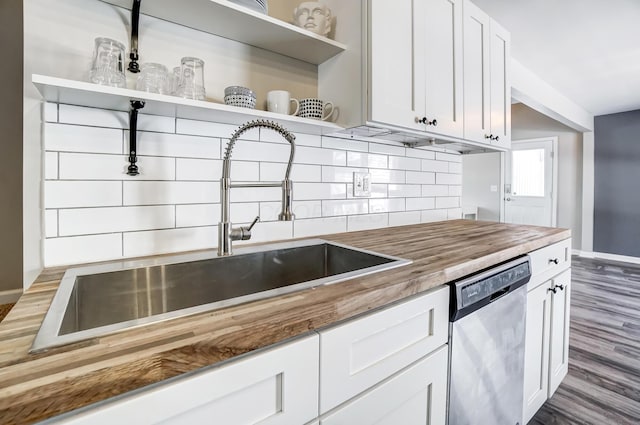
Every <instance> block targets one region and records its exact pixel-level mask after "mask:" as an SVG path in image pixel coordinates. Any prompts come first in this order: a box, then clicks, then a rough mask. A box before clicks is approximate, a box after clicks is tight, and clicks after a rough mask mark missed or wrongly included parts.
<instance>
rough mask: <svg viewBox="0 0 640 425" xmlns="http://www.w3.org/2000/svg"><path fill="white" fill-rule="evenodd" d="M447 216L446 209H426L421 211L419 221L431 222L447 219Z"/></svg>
mask: <svg viewBox="0 0 640 425" xmlns="http://www.w3.org/2000/svg"><path fill="white" fill-rule="evenodd" d="M447 217H448V215H447V210H427V211H422V212H421V216H420V222H422V223H431V222H433V221H443V220H447V219H448V218H447Z"/></svg>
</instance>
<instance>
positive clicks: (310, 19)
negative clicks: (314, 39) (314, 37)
mask: <svg viewBox="0 0 640 425" xmlns="http://www.w3.org/2000/svg"><path fill="white" fill-rule="evenodd" d="M293 19H294V23H295V24H296V25H297V26H299V27H300V28H305V29H307V30H309V31H311V32H314V33H316V34H319V35H323V36H325V37H326V36H328V35H329V33H330V32H331V20H332V17H331V9H329V8H328V7H327V6H325V5H324V4H322V3H320V2H317V1H305V2H303V3H300V5H299V6H298V7H296V8H295V9H294V11H293Z"/></svg>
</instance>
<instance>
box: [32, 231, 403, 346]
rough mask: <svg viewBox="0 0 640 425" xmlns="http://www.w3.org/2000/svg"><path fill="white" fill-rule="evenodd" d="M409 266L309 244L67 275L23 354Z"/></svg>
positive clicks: (145, 262) (321, 242) (334, 245)
mask: <svg viewBox="0 0 640 425" xmlns="http://www.w3.org/2000/svg"><path fill="white" fill-rule="evenodd" d="M409 263H410V261H408V260H404V259H401V258H396V257H391V256H388V255H383V254H378V253H375V252H371V251H365V250H361V249H357V248H353V247H349V246H346V245H341V244H337V243H333V242H327V241H324V240H321V239H312V240H304V241H295V242H287V243H278V244H271V245H263V246H259V247H251V248H238V249H236V253H235V255H232V256H227V257H218V256H217V255H216V254H215V253H212V252H205V253H197V254H190V255H178V256H172V257H164V258H162V259H160V260H143V261H137V262H119V263H112V264H106V265H99V266H89V267H81V268H74V269H69V270H68V271H67V272H66V273H65V275H64V276H63V278H62V281H61V282H60V287H59V288H58V291H57V293H56V295H55V297H54V299H53V302H52V304H51V307H50V308H49V311H48V312H47V315H46V316H45V319H44V321H43V323H42V326H41V328H40V331H39V332H38V335H37V336H36V339H35V341H34V343H33V346H32V348H31V352H38V351H42V350H45V349H48V348H51V347H55V346H59V345H63V344H68V343H71V342H77V341H81V340H84V339H88V338H94V337H97V336H102V335H106V334H108V333H112V332H115V331H118V330H122V329H128V328H131V327H134V326H141V325H145V324H149V323H153V322H157V321H161V320H167V319H172V318H176V317H181V316H185V315H189V314H195V313H200V312H205V311H211V310H215V309H219V308H222V307H228V306H232V305H236V304H240V303H245V302H249V301H255V300H260V299H264V298H268V297H273V296H277V295H283V294H287V293H290V292H294V291H299V290H302V289H308V288H312V287H316V286H320V285H329V284H334V283H337V282H341V281H344V280H347V279H352V278H354V277H360V276H363V275H367V274H370V273H375V272H379V271H382V270H387V269H390V268H394V267H398V266H402V265H405V264H409Z"/></svg>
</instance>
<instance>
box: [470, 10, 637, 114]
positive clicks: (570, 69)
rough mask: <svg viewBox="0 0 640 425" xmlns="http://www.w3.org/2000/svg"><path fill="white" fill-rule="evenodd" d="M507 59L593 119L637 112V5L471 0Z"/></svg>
mask: <svg viewBox="0 0 640 425" xmlns="http://www.w3.org/2000/svg"><path fill="white" fill-rule="evenodd" d="M473 3H475V4H476V5H477V6H478V7H480V8H481V9H482V10H484V11H485V12H486V13H488V14H489V15H490V16H491V17H492V18H493V19H495V20H496V21H498V22H499V23H500V24H501V25H502V26H504V27H505V28H507V29H508V30H509V31H510V32H511V55H512V56H513V57H514V58H515V59H516V60H518V62H520V63H521V64H522V65H524V66H525V67H527V68H528V69H529V70H531V71H532V72H533V73H534V74H536V75H538V76H539V77H540V78H542V79H543V80H545V81H546V82H547V83H549V84H550V85H551V86H553V87H554V88H555V89H556V90H558V91H559V92H560V93H562V94H564V95H565V96H567V97H568V98H569V99H571V100H572V101H573V102H575V103H576V104H578V105H580V106H581V107H582V108H583V109H585V110H587V111H589V112H591V113H592V114H594V115H605V114H611V113H615V112H623V111H630V110H635V109H640V0H473Z"/></svg>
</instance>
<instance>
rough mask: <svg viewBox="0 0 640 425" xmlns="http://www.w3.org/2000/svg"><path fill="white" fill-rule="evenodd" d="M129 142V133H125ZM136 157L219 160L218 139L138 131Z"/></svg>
mask: <svg viewBox="0 0 640 425" xmlns="http://www.w3.org/2000/svg"><path fill="white" fill-rule="evenodd" d="M124 133H125V140H127V141H128V140H129V131H125V132H124ZM137 143H138V155H147V156H171V157H178V158H210V159H217V158H220V138H217V137H200V136H185V135H182V134H166V133H154V132H149V131H138V142H137Z"/></svg>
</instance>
